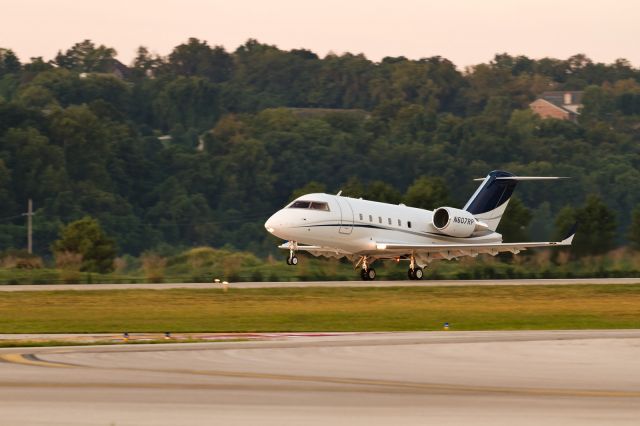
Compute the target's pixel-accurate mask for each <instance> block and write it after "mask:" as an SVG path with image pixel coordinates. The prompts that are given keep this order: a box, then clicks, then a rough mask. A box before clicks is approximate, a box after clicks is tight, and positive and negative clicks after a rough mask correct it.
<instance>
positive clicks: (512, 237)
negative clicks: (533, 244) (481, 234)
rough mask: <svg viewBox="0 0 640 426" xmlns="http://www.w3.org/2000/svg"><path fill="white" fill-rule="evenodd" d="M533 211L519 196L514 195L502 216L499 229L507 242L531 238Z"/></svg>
mask: <svg viewBox="0 0 640 426" xmlns="http://www.w3.org/2000/svg"><path fill="white" fill-rule="evenodd" d="M531 219H532V215H531V211H530V210H529V209H528V208H526V207H525V206H524V204H522V201H520V199H518V198H517V197H512V198H511V200H510V201H509V205H508V206H507V210H506V211H505V212H504V215H503V216H502V220H501V221H500V225H499V226H498V229H497V231H498V232H500V233H501V234H502V239H503V241H505V242H522V241H527V240H528V239H529V224H530V223H531Z"/></svg>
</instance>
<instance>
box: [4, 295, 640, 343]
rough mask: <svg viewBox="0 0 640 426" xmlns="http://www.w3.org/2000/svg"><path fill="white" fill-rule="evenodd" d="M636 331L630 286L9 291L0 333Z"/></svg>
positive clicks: (639, 316) (636, 303)
mask: <svg viewBox="0 0 640 426" xmlns="http://www.w3.org/2000/svg"><path fill="white" fill-rule="evenodd" d="M444 322H449V323H450V324H451V329H453V330H520V329H592V328H596V329H597V328H599V329H603V328H640V285H619V286H618V285H602V286H601V285H572V286H513V287H511V286H509V287H507V286H495V287H491V286H489V287H484V286H483V287H473V286H469V287H392V288H372V287H361V288H358V287H345V288H295V289H294V288H287V289H274V288H268V289H266V288H265V289H243V290H239V289H235V290H231V291H229V292H228V293H223V292H222V291H221V290H220V289H210V290H114V291H85V292H83V291H57V292H16V293H13V292H12V293H5V294H2V296H1V297H0V333H83V332H87V333H95V332H115V333H119V332H123V331H128V332H164V331H171V332H234V331H237V332H240V331H242V332H251V331H392V330H438V329H442V325H443V323H444Z"/></svg>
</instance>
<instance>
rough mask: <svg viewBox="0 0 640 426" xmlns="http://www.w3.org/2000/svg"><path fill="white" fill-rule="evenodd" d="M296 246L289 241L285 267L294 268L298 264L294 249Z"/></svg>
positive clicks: (293, 242)
mask: <svg viewBox="0 0 640 426" xmlns="http://www.w3.org/2000/svg"><path fill="white" fill-rule="evenodd" d="M297 248H298V244H296V242H295V241H289V256H288V257H287V265H291V266H296V265H297V264H298V257H297V256H296V249H297Z"/></svg>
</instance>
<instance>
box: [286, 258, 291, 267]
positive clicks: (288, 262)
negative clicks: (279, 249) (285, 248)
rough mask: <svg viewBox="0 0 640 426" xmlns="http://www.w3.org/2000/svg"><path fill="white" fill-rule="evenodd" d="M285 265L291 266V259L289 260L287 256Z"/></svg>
mask: <svg viewBox="0 0 640 426" xmlns="http://www.w3.org/2000/svg"><path fill="white" fill-rule="evenodd" d="M287 265H291V259H289V256H287Z"/></svg>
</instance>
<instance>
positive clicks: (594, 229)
mask: <svg viewBox="0 0 640 426" xmlns="http://www.w3.org/2000/svg"><path fill="white" fill-rule="evenodd" d="M574 223H577V224H578V232H577V233H576V237H575V239H574V241H573V246H572V247H571V253H572V254H573V255H575V256H577V257H580V256H589V255H598V254H603V253H606V252H608V251H609V250H611V249H613V247H614V244H615V233H616V227H617V225H616V218H615V212H614V211H612V210H611V209H610V208H609V207H607V205H606V204H604V203H603V202H602V200H601V199H600V197H598V196H597V195H595V194H591V195H589V196H588V197H587V200H586V202H585V204H584V205H583V206H582V207H580V208H578V209H575V210H574V209H572V208H571V207H565V208H563V209H562V210H561V211H560V213H559V215H558V218H557V219H556V233H555V237H556V239H558V240H559V239H561V238H564V237H566V233H567V231H568V230H569V228H570V227H571V226H572V225H573V224H574Z"/></svg>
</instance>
